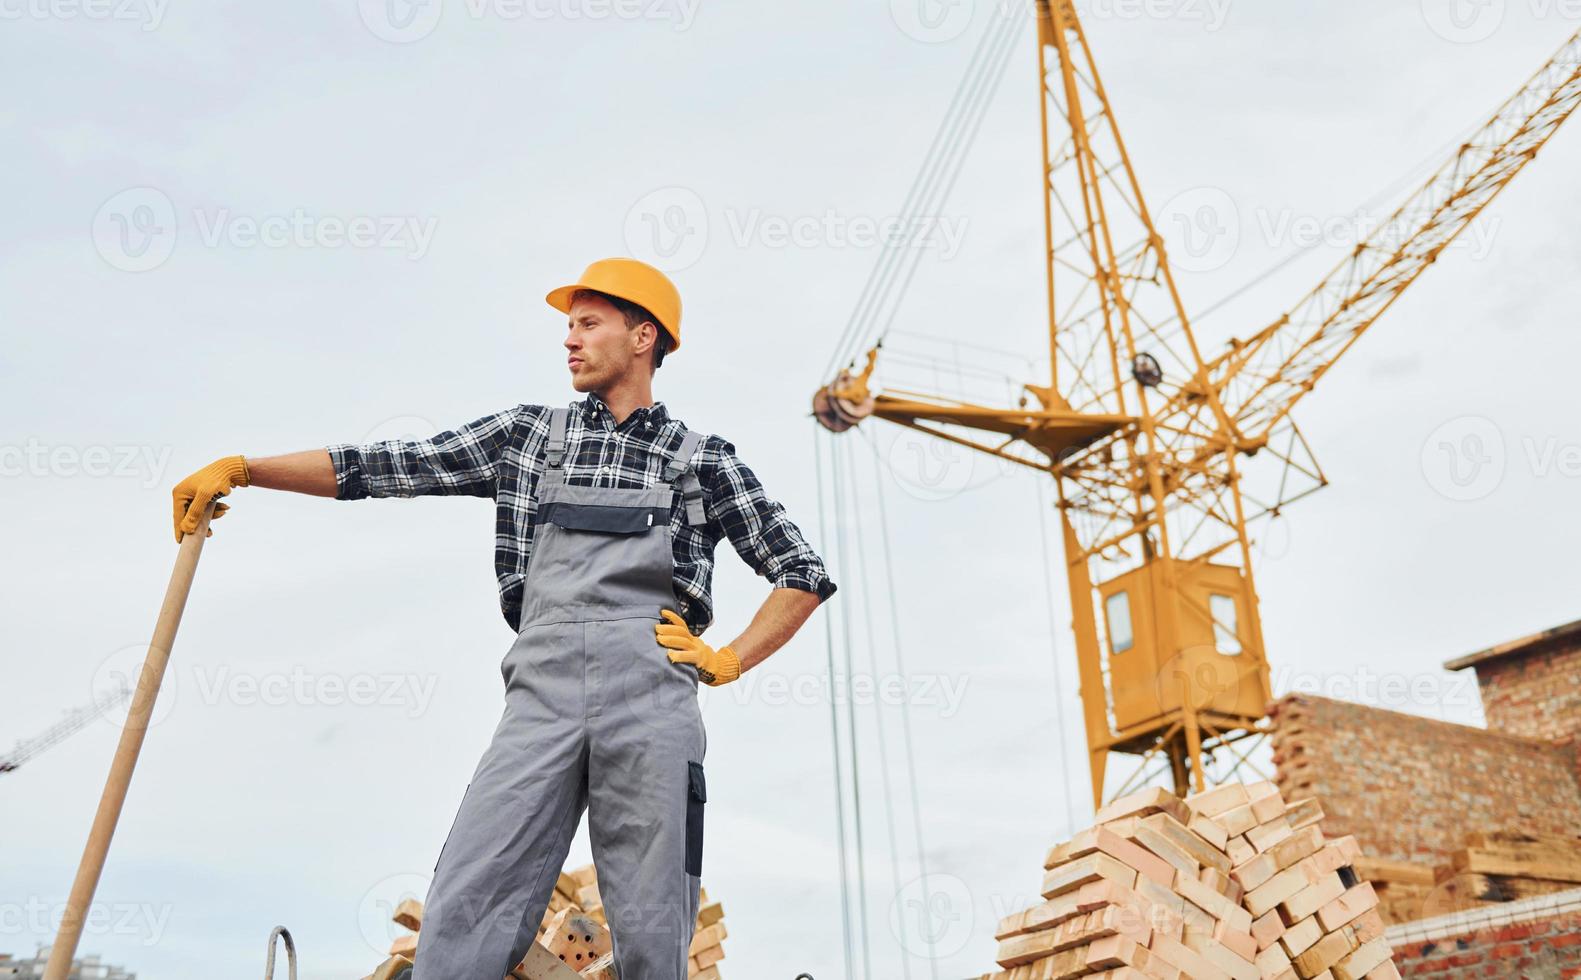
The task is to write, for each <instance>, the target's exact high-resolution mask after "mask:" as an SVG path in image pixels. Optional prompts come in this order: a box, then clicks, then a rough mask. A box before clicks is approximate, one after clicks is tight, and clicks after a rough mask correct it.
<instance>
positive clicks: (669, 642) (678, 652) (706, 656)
mask: <svg viewBox="0 0 1581 980" xmlns="http://www.w3.org/2000/svg"><path fill="white" fill-rule="evenodd" d="M659 615H660V616H663V617H664V619H665V620H666V621H665V622H662V623H655V624H654V626H653V632H654V635H655V636H656V637H657V638H658V640H659V646H662V647H669V648H670V663H672V664H691V665H692V666H693V667H696V668H697V679H698V680H700V681H702V682H703V683H704V684H707V685H709V686H710V687H718V686H719V685H721V684H728V683H730V682H731V681H733V680H735V679H736V678H737V677H740V676H741V661H740V660H738V659H736V652H735V651H734V650H732V649H730V648H729V647H720V648H719V649H718V650H715V649H714V648H713V647H711V646H709V645H708V644H706V643H704V642H703V641H702V640H701V639H700V638H698V637H695V636H693V635H692V630H691V627H689V626H687V625H686V620H684V619H682V618H681V616H680V614H679V613H676V612H672V611H671V610H669V609H661V610H660V611H659Z"/></svg>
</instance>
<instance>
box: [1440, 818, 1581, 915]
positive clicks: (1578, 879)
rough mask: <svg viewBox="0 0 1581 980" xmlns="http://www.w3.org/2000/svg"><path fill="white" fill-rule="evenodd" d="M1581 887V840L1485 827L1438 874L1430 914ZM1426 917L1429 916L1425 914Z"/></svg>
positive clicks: (1468, 835)
mask: <svg viewBox="0 0 1581 980" xmlns="http://www.w3.org/2000/svg"><path fill="white" fill-rule="evenodd" d="M1578 885H1581V840H1578V839H1577V838H1574V837H1562V836H1559V835H1555V834H1532V833H1525V832H1522V831H1479V832H1477V833H1471V834H1467V835H1466V846H1465V847H1463V848H1461V849H1460V850H1458V851H1455V852H1453V853H1452V854H1450V856H1449V862H1448V863H1447V864H1444V865H1441V866H1439V868H1438V869H1437V871H1436V873H1435V875H1434V895H1433V898H1432V899H1431V900H1429V902H1428V903H1427V905H1426V907H1425V908H1424V912H1425V913H1426V914H1427V915H1428V916H1431V915H1441V914H1444V913H1447V912H1460V911H1465V910H1466V909H1472V908H1481V907H1484V906H1488V905H1498V904H1500V903H1502V902H1513V901H1517V900H1519V899H1523V898H1533V897H1535V896H1538V895H1548V894H1551V893H1553V892H1560V891H1566V890H1568V889H1571V888H1575V887H1577V886H1578ZM1424 917H1425V916H1424Z"/></svg>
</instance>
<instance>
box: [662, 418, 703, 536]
mask: <svg viewBox="0 0 1581 980" xmlns="http://www.w3.org/2000/svg"><path fill="white" fill-rule="evenodd" d="M682 431H683V432H684V435H683V436H682V437H681V445H680V446H679V447H678V448H677V449H676V450H675V452H674V453H673V454H671V455H670V457H669V458H668V459H666V460H665V461H664V476H663V480H664V482H665V483H668V484H670V485H672V486H673V485H675V484H676V483H677V481H679V485H680V490H681V498H682V501H683V502H684V503H685V505H686V523H688V524H692V525H701V524H705V523H707V521H708V515H707V514H706V513H705V512H704V510H703V485H702V483H701V482H700V481H699V480H698V479H697V470H696V469H695V468H694V467H693V466H692V463H691V460H692V453H694V452H696V451H697V446H698V444H699V443H701V442H702V441H703V434H702V433H701V432H695V431H693V430H691V429H684V430H682Z"/></svg>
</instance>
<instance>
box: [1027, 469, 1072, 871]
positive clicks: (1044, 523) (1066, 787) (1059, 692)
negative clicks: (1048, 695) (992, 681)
mask: <svg viewBox="0 0 1581 980" xmlns="http://www.w3.org/2000/svg"><path fill="white" fill-rule="evenodd" d="M1056 479H1057V478H1056ZM1035 489H1036V491H1037V506H1038V538H1039V539H1041V540H1042V542H1043V598H1044V600H1045V601H1046V602H1047V604H1048V618H1049V652H1050V653H1051V655H1052V656H1053V659H1054V700H1055V702H1056V703H1057V704H1059V705H1060V706H1061V707H1062V708H1063V707H1064V705H1065V688H1064V684H1063V682H1062V681H1061V680H1060V658H1059V648H1058V645H1057V644H1056V643H1055V635H1056V627H1055V624H1054V623H1055V620H1054V573H1053V572H1052V571H1050V570H1049V566H1050V564H1051V561H1050V549H1049V529H1048V509H1049V508H1048V507H1047V506H1045V504H1044V501H1043V480H1042V478H1041V477H1038V478H1037V484H1036V487H1035ZM1067 560H1069V558H1068V557H1067ZM1054 731H1055V734H1056V735H1057V736H1058V743H1059V780H1060V782H1059V784H1060V790H1061V792H1060V795H1061V796H1063V797H1065V832H1064V833H1063V834H1061V835H1060V839H1061V840H1064V839H1066V838H1068V837H1071V836H1074V835H1075V833H1076V811H1075V810H1073V809H1072V808H1071V794H1070V755H1069V754H1068V749H1067V748H1066V745H1065V716H1064V714H1063V712H1060V713H1056V715H1055V718H1054Z"/></svg>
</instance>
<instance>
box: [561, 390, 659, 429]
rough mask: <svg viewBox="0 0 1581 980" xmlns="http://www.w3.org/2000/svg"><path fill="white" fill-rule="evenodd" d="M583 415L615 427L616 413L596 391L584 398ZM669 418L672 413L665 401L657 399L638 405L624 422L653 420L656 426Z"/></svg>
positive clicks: (638, 422) (635, 423)
mask: <svg viewBox="0 0 1581 980" xmlns="http://www.w3.org/2000/svg"><path fill="white" fill-rule="evenodd" d="M582 417H583V418H585V419H587V420H588V421H589V422H597V423H598V424H600V425H603V426H607V427H608V428H611V429H613V428H615V414H614V413H613V412H612V411H610V408H609V405H608V404H606V403H605V401H604V399H602V398H600V397H599V396H598V392H596V391H590V392H588V393H587V397H586V398H584V399H582ZM669 418H670V413H669V410H668V409H666V408H665V407H664V403H663V402H660V401H656V402H654V403H653V404H652V405H639V406H637V408H635V409H633V410H632V413H631V414H630V415H628V416H627V417H626V421H625V423H623V424H624V425H641V424H643V423H644V422H651V423H653V424H654V425H655V426H661V425H663V424H664V423H665V422H667V421H669Z"/></svg>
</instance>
